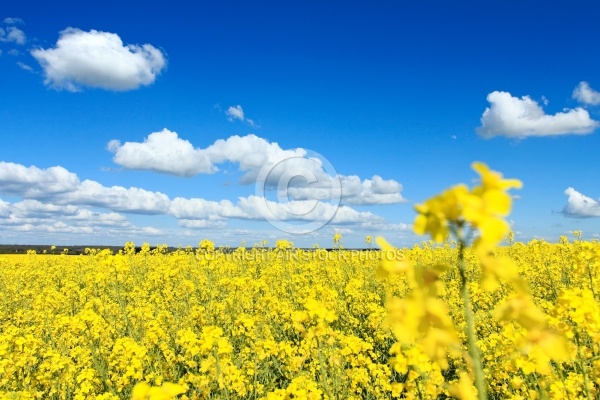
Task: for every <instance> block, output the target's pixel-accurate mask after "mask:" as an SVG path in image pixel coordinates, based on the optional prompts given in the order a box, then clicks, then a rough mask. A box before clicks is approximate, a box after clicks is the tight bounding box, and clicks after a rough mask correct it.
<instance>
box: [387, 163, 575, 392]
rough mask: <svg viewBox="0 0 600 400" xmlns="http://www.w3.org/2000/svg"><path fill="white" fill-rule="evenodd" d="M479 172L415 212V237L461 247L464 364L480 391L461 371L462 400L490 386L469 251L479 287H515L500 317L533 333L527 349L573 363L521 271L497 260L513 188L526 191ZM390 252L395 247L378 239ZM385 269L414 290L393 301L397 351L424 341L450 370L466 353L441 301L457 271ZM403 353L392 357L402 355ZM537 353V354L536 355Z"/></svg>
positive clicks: (407, 265) (396, 263)
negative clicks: (447, 278) (445, 276)
mask: <svg viewBox="0 0 600 400" xmlns="http://www.w3.org/2000/svg"><path fill="white" fill-rule="evenodd" d="M472 167H473V169H474V170H475V171H476V172H477V173H478V174H479V175H480V183H479V185H477V186H474V187H473V188H471V189H470V188H468V187H467V186H466V185H464V184H459V185H456V186H454V187H451V188H450V189H447V190H445V191H443V192H442V193H441V194H439V195H437V196H434V197H432V198H430V199H428V200H427V201H425V202H424V203H423V204H418V205H416V206H415V210H416V211H417V213H418V215H417V217H416V219H415V223H414V231H415V233H417V234H420V235H424V234H429V235H431V237H432V239H433V240H434V241H436V242H443V241H445V240H446V239H447V238H448V236H449V235H451V236H452V237H454V238H455V239H456V241H457V243H458V258H457V263H456V264H457V265H456V267H457V269H458V275H459V278H460V281H459V282H460V295H461V298H462V310H463V313H464V321H465V326H464V333H465V336H466V339H467V347H468V354H469V356H468V357H465V363H464V364H463V365H467V366H469V367H470V368H469V369H470V370H471V371H472V373H473V374H474V383H475V390H473V388H472V385H471V384H470V382H469V379H468V378H467V376H468V375H467V371H466V370H465V369H464V368H459V376H460V381H459V383H458V384H455V385H453V386H452V387H451V388H450V392H451V393H452V394H454V395H456V396H457V397H460V398H475V397H478V398H479V399H487V398H488V395H487V392H488V390H487V386H488V385H487V384H486V379H485V373H484V368H483V365H482V357H481V354H480V349H479V346H478V340H479V338H478V337H477V330H476V326H475V318H474V316H473V310H472V309H473V305H472V300H471V295H470V293H469V285H470V282H469V279H468V271H467V269H466V264H465V250H466V249H467V248H468V247H469V246H471V245H472V247H473V252H474V254H475V255H476V256H477V259H478V261H479V264H480V266H481V273H480V281H481V282H480V286H481V288H482V289H483V290H485V291H488V292H493V291H495V290H496V289H498V288H499V287H500V281H501V280H504V281H506V282H507V283H508V284H509V285H511V287H512V289H513V290H514V294H513V295H511V296H510V297H509V298H508V299H507V300H506V301H505V302H504V303H503V304H501V305H500V306H499V307H498V309H497V310H496V312H495V313H494V314H495V316H496V317H497V319H498V320H500V321H514V322H517V323H518V324H520V325H521V326H522V327H523V328H524V329H526V330H527V331H528V334H527V339H529V340H528V341H527V345H528V346H534V347H536V348H537V350H538V351H539V352H541V353H542V354H543V355H545V356H546V358H545V359H544V358H542V360H541V362H542V363H543V362H544V361H547V359H553V360H557V361H564V360H566V359H567V358H568V354H567V349H566V342H564V341H563V340H562V338H561V337H559V336H558V335H556V334H554V333H553V332H552V331H551V330H550V329H549V328H548V326H547V323H546V320H547V317H546V316H545V315H544V313H543V312H542V311H541V310H539V308H538V307H537V306H536V305H535V304H534V302H533V298H532V297H531V294H530V291H529V288H528V287H527V284H526V283H525V281H523V280H522V279H521V278H520V277H519V274H518V270H517V267H516V265H515V264H514V263H513V262H512V261H511V260H510V259H508V258H504V259H500V258H497V257H495V255H494V249H495V248H496V246H497V245H498V244H499V243H500V242H501V241H502V240H503V239H504V238H506V237H507V235H508V234H509V232H510V229H509V225H508V223H507V222H506V221H505V220H504V217H505V216H507V215H508V214H509V213H510V210H511V205H512V198H511V196H510V194H509V193H508V190H509V189H511V188H521V187H522V183H521V182H520V181H519V180H516V179H503V177H502V175H501V174H500V173H498V172H495V171H491V170H490V169H489V168H488V167H487V166H486V165H485V164H483V163H480V162H475V163H473V165H472ZM379 243H380V245H381V247H382V248H383V249H384V251H386V253H387V252H388V251H389V249H391V246H390V245H389V244H388V243H387V242H386V241H385V240H383V239H381V238H380V239H379ZM381 268H382V269H383V270H384V271H385V272H387V273H390V272H394V273H397V274H405V275H406V280H407V282H408V283H409V285H410V287H411V288H412V291H411V292H410V294H409V295H408V296H405V297H404V298H402V299H400V298H392V299H390V301H389V302H388V312H389V315H390V321H391V326H392V329H393V331H394V333H395V335H396V338H397V339H398V343H397V344H399V345H401V346H402V345H410V344H411V343H415V342H419V341H420V344H421V345H422V347H423V351H424V352H425V353H426V354H427V355H428V356H429V358H430V359H431V360H432V361H434V362H436V363H437V365H439V366H440V368H441V369H442V370H446V369H448V367H449V365H448V361H447V356H448V355H449V354H451V355H453V356H454V357H457V356H459V355H460V351H459V350H460V341H459V338H458V335H457V334H456V331H455V328H454V324H453V322H452V319H451V317H450V313H449V309H448V306H447V305H446V303H444V302H443V301H442V300H441V299H440V298H439V297H440V295H441V294H443V293H444V291H445V287H444V284H443V282H442V280H441V278H440V277H441V274H442V273H444V272H446V271H447V270H449V269H450V268H452V266H451V265H448V264H446V263H435V264H433V265H431V266H429V267H427V268H424V267H422V266H415V265H413V264H412V263H411V262H408V261H405V260H384V262H383V263H382V266H381ZM399 351H400V350H399V349H398V348H394V347H393V348H392V352H395V353H398V352H399ZM530 351H531V350H530Z"/></svg>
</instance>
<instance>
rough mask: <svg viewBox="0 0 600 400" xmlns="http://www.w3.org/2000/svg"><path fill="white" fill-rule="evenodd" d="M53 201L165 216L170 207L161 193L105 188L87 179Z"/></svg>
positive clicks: (137, 189) (120, 187)
mask: <svg viewBox="0 0 600 400" xmlns="http://www.w3.org/2000/svg"><path fill="white" fill-rule="evenodd" d="M54 201H55V202H56V203H58V204H78V205H86V206H94V207H102V208H106V209H108V210H113V211H119V212H127V213H134V214H165V213H166V212H167V211H168V210H169V207H170V200H169V197H168V196H167V195H165V194H163V193H160V192H151V191H148V190H145V189H140V188H136V187H130V188H124V187H122V186H111V187H106V186H103V185H101V184H100V183H98V182H95V181H91V180H87V179H86V180H85V181H83V182H81V184H80V185H79V186H78V187H77V188H76V190H74V191H72V192H68V193H61V194H60V195H57V196H55V197H54Z"/></svg>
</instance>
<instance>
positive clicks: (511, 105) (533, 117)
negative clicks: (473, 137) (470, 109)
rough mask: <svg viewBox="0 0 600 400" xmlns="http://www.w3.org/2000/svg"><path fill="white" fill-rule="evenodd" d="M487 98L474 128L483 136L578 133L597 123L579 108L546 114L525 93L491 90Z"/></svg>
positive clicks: (538, 135)
mask: <svg viewBox="0 0 600 400" xmlns="http://www.w3.org/2000/svg"><path fill="white" fill-rule="evenodd" d="M487 101H488V102H490V104H491V105H490V107H487V108H486V109H485V111H484V112H483V115H482V116H481V126H480V127H478V128H477V133H478V134H479V135H481V136H483V137H484V138H491V137H494V136H506V137H509V138H517V139H522V138H525V137H530V136H537V137H541V136H557V135H566V134H580V135H582V134H587V133H591V132H592V131H594V129H596V128H597V127H598V126H599V125H600V124H599V123H598V121H594V120H593V119H591V118H590V114H589V113H588V112H587V110H584V109H583V108H580V107H578V108H575V109H565V110H564V111H562V112H558V113H556V114H554V115H548V114H546V113H545V112H544V110H543V109H542V107H540V105H539V104H538V103H537V102H536V101H534V100H532V99H531V97H529V96H523V97H521V98H518V97H514V96H512V95H511V94H510V93H508V92H500V91H495V92H492V93H490V94H488V95H487Z"/></svg>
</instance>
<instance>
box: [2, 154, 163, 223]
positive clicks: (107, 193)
mask: <svg viewBox="0 0 600 400" xmlns="http://www.w3.org/2000/svg"><path fill="white" fill-rule="evenodd" d="M0 194H7V195H14V196H19V197H21V198H23V199H32V200H38V201H45V202H47V203H52V204H58V205H69V204H73V205H85V206H94V207H103V208H107V209H110V210H113V211H120V212H129V213H140V214H164V213H166V212H167V211H168V210H169V206H170V200H169V198H168V196H166V195H165V194H163V193H160V192H151V191H147V190H144V189H140V188H135V187H132V188H124V187H121V186H112V187H106V186H103V185H101V184H100V183H98V182H95V181H91V180H84V181H83V182H82V181H80V180H79V178H78V177H77V175H76V174H74V173H72V172H69V171H67V170H66V169H64V168H63V167H50V168H47V169H40V168H37V167H35V166H31V167H25V166H23V165H20V164H14V163H6V162H0ZM29 204H34V203H29Z"/></svg>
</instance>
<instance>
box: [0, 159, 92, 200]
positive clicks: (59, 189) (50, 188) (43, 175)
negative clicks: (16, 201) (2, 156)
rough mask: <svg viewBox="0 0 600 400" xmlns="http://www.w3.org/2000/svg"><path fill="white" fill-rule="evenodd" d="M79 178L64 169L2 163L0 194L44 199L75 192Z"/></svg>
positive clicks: (0, 164)
mask: <svg viewBox="0 0 600 400" xmlns="http://www.w3.org/2000/svg"><path fill="white" fill-rule="evenodd" d="M79 184H80V182H79V178H78V177H77V175H75V174H74V173H72V172H69V171H67V170H66V169H64V168H63V167H50V168H48V169H39V168H37V167H35V166H31V167H25V166H23V165H20V164H14V163H7V162H3V161H0V193H5V194H14V195H18V196H22V197H25V198H43V197H46V196H49V195H54V194H58V193H64V192H68V191H72V190H75V189H76V188H77V186H78V185H79Z"/></svg>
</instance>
